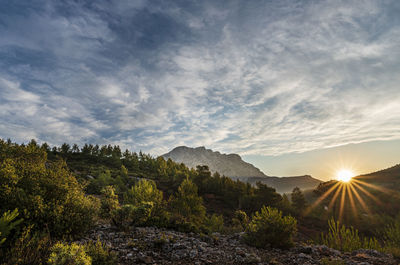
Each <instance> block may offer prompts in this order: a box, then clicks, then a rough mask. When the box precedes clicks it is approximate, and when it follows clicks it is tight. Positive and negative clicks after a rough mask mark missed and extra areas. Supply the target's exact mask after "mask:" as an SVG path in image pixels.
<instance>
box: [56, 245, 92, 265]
mask: <svg viewBox="0 0 400 265" xmlns="http://www.w3.org/2000/svg"><path fill="white" fill-rule="evenodd" d="M51 251H52V252H51V254H50V258H49V260H48V263H49V264H50V265H91V264H92V258H91V257H90V256H89V255H88V254H86V252H85V247H84V246H80V245H78V244H75V243H71V244H70V245H65V244H63V243H57V244H55V245H54V246H53V247H52V248H51Z"/></svg>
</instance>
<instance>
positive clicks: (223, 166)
mask: <svg viewBox="0 0 400 265" xmlns="http://www.w3.org/2000/svg"><path fill="white" fill-rule="evenodd" d="M162 157H164V159H169V158H170V159H171V160H173V161H175V162H178V163H184V164H185V165H186V166H188V167H192V168H196V166H197V165H207V166H208V167H209V169H210V171H211V172H218V173H220V174H221V175H225V176H227V177H230V178H232V179H240V180H242V181H246V182H249V183H251V184H253V185H255V184H256V183H257V182H258V181H260V182H261V183H264V184H267V185H268V186H270V187H273V188H275V189H276V191H277V192H279V193H288V192H291V191H292V190H293V188H295V187H299V188H300V189H302V190H306V189H313V188H315V187H317V186H318V184H320V183H321V181H320V180H317V179H315V178H312V177H311V176H309V175H305V176H296V177H270V176H267V175H265V174H264V173H263V172H262V171H261V170H260V169H258V168H256V167H255V166H253V165H252V164H250V163H247V162H245V161H243V160H242V158H241V157H240V156H239V155H238V154H221V153H220V152H218V151H217V152H214V151H212V150H211V149H206V148H205V147H203V146H201V147H197V148H191V147H187V146H179V147H176V148H174V149H173V150H172V151H170V152H169V153H166V154H164V155H162Z"/></svg>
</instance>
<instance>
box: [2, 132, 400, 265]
mask: <svg viewBox="0 0 400 265" xmlns="http://www.w3.org/2000/svg"><path fill="white" fill-rule="evenodd" d="M331 185H334V183H331V184H329V185H328V184H325V185H320V187H319V188H318V189H317V190H316V191H315V192H314V194H315V195H316V197H317V198H318V197H319V196H321V195H322V194H323V193H324V191H326V190H327V189H329V188H330V187H332V186H331ZM290 197H291V200H289V197H288V196H287V195H283V196H281V195H279V194H278V193H276V192H275V190H274V189H273V188H271V187H268V186H267V185H265V184H262V183H257V185H256V186H251V185H250V184H248V183H243V182H241V181H233V180H232V179H230V178H228V177H225V176H221V175H219V174H218V173H215V174H211V172H210V171H209V169H208V167H207V166H198V167H197V168H196V169H189V168H187V167H186V166H185V165H184V164H179V163H175V162H173V161H172V160H167V161H166V160H164V159H163V158H161V157H158V158H153V157H151V156H150V155H147V154H143V153H142V152H139V153H134V152H133V153H132V152H130V151H129V150H126V151H124V152H122V151H121V150H120V148H119V147H118V146H111V145H107V146H98V145H89V144H86V145H84V146H83V147H82V148H79V147H78V146H77V145H75V144H74V145H72V147H71V146H70V145H68V144H63V145H62V146H61V147H53V148H50V147H49V146H48V145H47V144H43V145H42V146H39V145H38V144H37V143H36V142H35V141H34V140H32V141H31V142H30V143H29V144H27V145H23V144H22V145H18V144H15V143H12V142H11V141H3V140H0V213H2V217H1V218H0V264H7V265H8V264H45V263H47V262H49V263H50V264H91V263H93V264H115V263H116V262H117V261H116V260H117V259H116V257H115V255H114V254H113V253H112V252H110V251H109V250H108V249H107V248H106V246H105V245H104V244H102V243H101V242H100V241H98V242H96V243H94V242H89V243H87V244H86V245H83V246H80V245H76V244H74V243H66V242H72V241H73V240H74V239H76V238H79V237H80V236H81V235H83V234H84V233H85V232H87V231H88V229H90V228H91V227H92V226H93V225H95V224H96V223H97V222H102V223H104V222H110V223H112V224H114V225H116V226H117V227H118V228H119V229H122V230H124V229H130V228H131V227H133V226H157V227H165V228H170V229H176V230H179V231H185V232H189V231H190V232H199V233H205V234H211V233H213V232H220V233H230V232H243V231H246V233H245V237H244V238H245V241H246V242H247V243H248V244H250V245H253V246H256V247H263V248H264V247H278V248H288V247H290V246H292V245H293V237H294V235H295V233H296V231H297V220H296V219H295V218H294V217H292V216H290V215H293V216H296V217H297V218H299V222H300V223H301V225H304V226H305V225H307V224H311V225H312V226H314V225H316V227H318V229H319V232H318V234H319V233H320V232H321V231H323V229H324V225H321V223H326V221H327V220H328V216H337V214H338V208H337V205H336V204H333V205H332V207H331V208H330V209H329V210H328V211H325V210H324V208H321V207H316V208H315V209H311V208H308V203H307V201H306V199H305V198H304V195H303V193H302V191H301V190H300V189H298V188H296V189H294V190H293V192H292V194H291V196H290ZM331 197H332V195H331V196H327V198H326V199H325V200H323V201H322V205H328V204H329V199H330V198H331ZM382 198H383V197H382ZM391 203H392V202H391V201H389V200H387V201H385V205H384V207H383V208H385V207H386V209H390V210H393V209H394V208H395V206H393V207H394V208H393V207H392V206H388V205H390V204H391ZM356 206H357V207H359V205H356ZM309 209H311V212H310V214H308V215H307V214H305V213H306V212H309ZM350 210H351V209H344V210H343V211H344V214H345V215H346V216H350V215H349V214H348V212H349V211H350ZM362 213H363V212H362V211H360V214H358V216H356V217H357V218H354V220H356V221H354V220H353V219H352V220H351V221H354V222H356V223H355V224H357V225H358V226H357V227H360V226H361V227H363V231H366V230H367V229H368V231H369V232H370V233H376V234H378V235H379V234H380V235H383V236H381V237H377V238H378V239H379V240H380V242H381V243H382V246H383V247H381V246H380V245H379V244H378V240H377V239H375V238H374V237H371V238H372V239H370V237H366V236H360V235H359V232H358V231H359V230H357V229H355V228H353V226H349V228H347V227H345V226H344V225H343V226H339V223H336V222H334V221H333V220H332V221H330V222H329V224H328V226H329V232H328V233H327V234H326V235H323V237H322V240H323V242H324V243H325V244H327V245H328V246H330V247H334V248H337V249H339V250H342V251H349V250H353V249H357V248H373V249H378V250H385V251H387V252H390V253H393V254H394V255H397V256H400V239H399V238H400V222H399V221H395V220H396V219H395V217H394V216H391V215H386V214H379V212H374V215H365V214H362ZM249 217H251V218H249ZM372 217H374V218H372ZM371 220H373V222H372V221H371ZM387 223H392V225H389V226H386V227H385V229H383V231H382V229H381V230H378V229H372V228H377V227H384V226H383V225H382V224H387ZM300 227H301V226H300ZM375 231H377V232H375ZM360 234H362V235H363V233H360ZM162 241H163V239H161V241H160V242H161V243H162ZM55 242H59V243H55ZM396 253H397V254H396ZM398 254H399V255H398ZM70 260H74V261H73V262H75V263H68V262H70Z"/></svg>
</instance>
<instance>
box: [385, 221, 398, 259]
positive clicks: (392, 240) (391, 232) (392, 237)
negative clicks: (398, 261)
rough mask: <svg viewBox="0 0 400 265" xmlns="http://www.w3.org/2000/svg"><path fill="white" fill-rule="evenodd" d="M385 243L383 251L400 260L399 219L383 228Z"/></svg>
mask: <svg viewBox="0 0 400 265" xmlns="http://www.w3.org/2000/svg"><path fill="white" fill-rule="evenodd" d="M383 238H384V242H385V248H384V251H385V252H388V253H391V254H392V255H393V256H394V257H396V258H400V219H399V218H397V220H396V221H395V222H394V223H393V224H391V225H388V226H386V227H385V229H384V231H383Z"/></svg>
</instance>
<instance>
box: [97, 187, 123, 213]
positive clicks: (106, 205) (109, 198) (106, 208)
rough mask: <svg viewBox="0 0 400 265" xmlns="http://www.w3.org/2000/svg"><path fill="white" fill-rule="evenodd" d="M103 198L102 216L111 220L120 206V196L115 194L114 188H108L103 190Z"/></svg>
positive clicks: (101, 201) (101, 203) (101, 202)
mask: <svg viewBox="0 0 400 265" xmlns="http://www.w3.org/2000/svg"><path fill="white" fill-rule="evenodd" d="M101 194H102V198H101V200H100V216H101V217H102V218H110V217H111V213H112V212H113V211H115V210H117V209H118V208H119V207H120V206H119V202H118V195H116V194H115V189H114V187H113V186H106V187H104V188H103V189H102V190H101Z"/></svg>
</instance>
